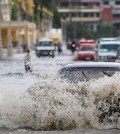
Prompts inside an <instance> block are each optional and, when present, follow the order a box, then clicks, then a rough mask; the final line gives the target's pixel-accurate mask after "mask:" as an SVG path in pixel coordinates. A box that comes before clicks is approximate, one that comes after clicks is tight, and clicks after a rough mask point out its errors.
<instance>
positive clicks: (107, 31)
mask: <svg viewBox="0 0 120 134" xmlns="http://www.w3.org/2000/svg"><path fill="white" fill-rule="evenodd" d="M98 34H99V35H100V36H101V37H111V36H113V27H112V26H111V25H108V24H104V25H102V26H101V27H100V30H99V31H98Z"/></svg>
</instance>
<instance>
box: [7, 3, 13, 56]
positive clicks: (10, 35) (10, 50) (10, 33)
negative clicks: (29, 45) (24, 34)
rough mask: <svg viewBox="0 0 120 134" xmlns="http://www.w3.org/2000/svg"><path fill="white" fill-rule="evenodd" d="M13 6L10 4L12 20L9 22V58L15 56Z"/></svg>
mask: <svg viewBox="0 0 120 134" xmlns="http://www.w3.org/2000/svg"><path fill="white" fill-rule="evenodd" d="M12 4H13V3H11V2H10V3H9V10H10V20H9V46H8V56H10V57H11V56H13V45H12V20H11V15H12Z"/></svg>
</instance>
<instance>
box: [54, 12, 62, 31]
mask: <svg viewBox="0 0 120 134" xmlns="http://www.w3.org/2000/svg"><path fill="white" fill-rule="evenodd" d="M60 18H61V16H60V14H59V13H58V12H57V11H54V16H53V27H54V28H60V27H61V22H60Z"/></svg>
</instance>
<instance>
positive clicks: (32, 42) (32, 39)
mask: <svg viewBox="0 0 120 134" xmlns="http://www.w3.org/2000/svg"><path fill="white" fill-rule="evenodd" d="M34 29H35V27H34V15H32V38H31V49H34Z"/></svg>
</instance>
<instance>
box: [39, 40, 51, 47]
mask: <svg viewBox="0 0 120 134" xmlns="http://www.w3.org/2000/svg"><path fill="white" fill-rule="evenodd" d="M37 46H53V42H52V41H39V42H38V44H37Z"/></svg>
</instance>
